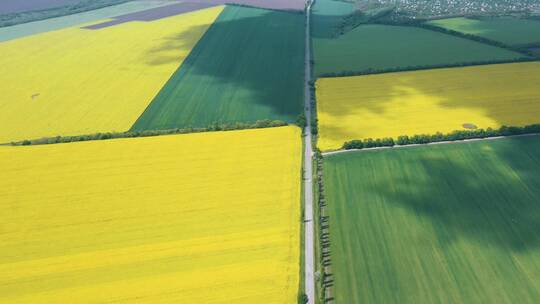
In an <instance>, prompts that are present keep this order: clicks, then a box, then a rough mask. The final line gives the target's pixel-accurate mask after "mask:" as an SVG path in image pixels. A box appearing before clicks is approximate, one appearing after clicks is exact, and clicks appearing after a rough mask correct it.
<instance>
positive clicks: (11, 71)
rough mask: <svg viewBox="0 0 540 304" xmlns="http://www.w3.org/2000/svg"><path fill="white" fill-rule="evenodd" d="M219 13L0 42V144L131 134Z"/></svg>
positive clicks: (209, 11)
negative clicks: (65, 136)
mask: <svg viewBox="0 0 540 304" xmlns="http://www.w3.org/2000/svg"><path fill="white" fill-rule="evenodd" d="M222 10H223V7H215V8H209V9H206V10H201V11H197V12H192V13H188V14H183V15H179V16H174V17H170V18H165V19H160V20H156V21H153V22H129V23H125V24H121V25H118V26H114V27H109V28H104V29H100V30H86V29H80V28H68V29H63V30H59V31H53V32H48V33H43V34H40V35H35V36H29V37H25V38H21V39H16V40H11V41H7V42H2V43H0V54H2V56H1V57H0V66H2V71H3V73H0V83H2V86H0V96H2V98H1V99H0V121H1V122H2V128H1V129H0V143H5V142H9V141H17V140H24V139H31V138H39V137H50V136H57V135H79V134H88V133H97V132H107V131H120V132H121V131H127V130H129V128H131V126H132V125H133V123H135V121H136V120H137V118H138V117H139V116H140V115H141V114H142V113H143V112H144V110H145V108H146V107H147V106H148V104H149V103H150V102H151V101H152V99H153V98H154V97H155V96H156V94H157V93H158V92H159V90H160V89H161V88H162V87H163V85H164V84H165V83H166V82H167V80H168V79H169V78H170V77H171V75H172V74H173V73H174V71H175V70H176V69H177V68H178V66H179V65H181V64H182V62H183V60H184V58H185V57H186V56H187V55H188V53H189V52H190V51H191V48H192V47H193V46H194V45H195V44H196V43H197V41H198V40H199V38H200V37H201V36H202V35H203V34H204V32H205V31H206V29H207V28H208V27H209V26H210V24H212V22H213V21H214V20H215V19H216V18H217V16H218V14H219V13H220V12H221V11H222Z"/></svg>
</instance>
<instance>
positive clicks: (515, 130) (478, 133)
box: [342, 124, 540, 150]
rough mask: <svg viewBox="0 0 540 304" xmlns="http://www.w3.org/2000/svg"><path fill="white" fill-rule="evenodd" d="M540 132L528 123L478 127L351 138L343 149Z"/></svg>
mask: <svg viewBox="0 0 540 304" xmlns="http://www.w3.org/2000/svg"><path fill="white" fill-rule="evenodd" d="M535 133H540V124H535V125H528V126H525V127H507V126H502V127H501V128H499V129H492V128H487V129H477V130H458V131H454V132H451V133H448V134H442V133H435V134H431V135H429V134H420V135H413V136H407V135H403V136H399V137H398V138H397V140H394V139H392V138H378V139H372V138H367V139H364V140H351V141H348V142H346V143H345V144H343V147H342V149H345V150H352V149H366V148H377V147H393V146H395V145H399V146H406V145H415V144H428V143H432V142H442V141H456V140H465V139H475V138H488V137H496V136H512V135H523V134H535Z"/></svg>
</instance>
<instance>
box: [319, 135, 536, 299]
mask: <svg viewBox="0 0 540 304" xmlns="http://www.w3.org/2000/svg"><path fill="white" fill-rule="evenodd" d="M324 182H325V189H326V198H327V203H328V208H329V215H330V238H331V252H332V271H333V274H334V276H333V278H334V296H335V298H336V302H339V303H367V304H370V303H399V304H408V303H414V304H423V303H426V304H431V303H508V304H511V303H538V302H540V292H539V291H540V264H539V263H538V261H539V260H540V247H539V245H540V221H539V219H540V138H539V137H528V138H519V139H503V140H496V141H483V142H474V143H459V144H450V145H438V146H426V147H414V148H412V147H411V148H402V149H391V150H382V151H364V152H356V153H343V154H339V155H332V156H330V157H326V158H325V160H324Z"/></svg>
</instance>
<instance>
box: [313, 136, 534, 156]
mask: <svg viewBox="0 0 540 304" xmlns="http://www.w3.org/2000/svg"><path fill="white" fill-rule="evenodd" d="M529 136H530V137H532V136H540V133H530V134H518V135H505V136H494V137H485V138H470V139H463V140H447V141H439V142H431V143H426V144H410V145H394V146H392V147H373V148H364V149H349V150H336V151H328V152H322V155H323V156H330V155H335V154H341V153H348V152H362V151H376V150H388V149H401V148H414V147H422V146H434V145H449V144H460V143H468V142H475V141H488V140H498V139H508V138H516V137H529Z"/></svg>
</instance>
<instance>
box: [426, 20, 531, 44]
mask: <svg viewBox="0 0 540 304" xmlns="http://www.w3.org/2000/svg"><path fill="white" fill-rule="evenodd" d="M428 24H431V25H435V26H439V27H442V28H446V29H449V30H454V31H457V32H461V33H464V34H470V35H475V36H480V37H483V38H487V39H490V40H494V41H499V42H502V43H504V44H507V45H512V46H527V45H540V21H538V20H528V19H521V18H512V17H485V18H474V19H473V18H463V17H461V18H449V19H440V20H433V21H430V22H428Z"/></svg>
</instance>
